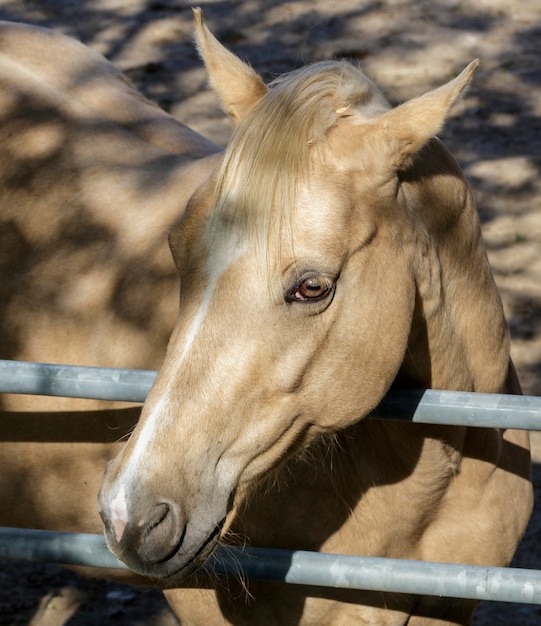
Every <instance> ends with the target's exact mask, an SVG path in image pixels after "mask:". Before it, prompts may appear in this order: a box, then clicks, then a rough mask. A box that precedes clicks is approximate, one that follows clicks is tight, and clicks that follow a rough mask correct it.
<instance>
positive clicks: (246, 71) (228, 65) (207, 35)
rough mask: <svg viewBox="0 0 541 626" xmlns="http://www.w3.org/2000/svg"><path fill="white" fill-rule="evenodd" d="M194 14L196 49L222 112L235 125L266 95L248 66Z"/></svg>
mask: <svg viewBox="0 0 541 626" xmlns="http://www.w3.org/2000/svg"><path fill="white" fill-rule="evenodd" d="M193 14H194V21H195V36H196V42H197V47H198V48H199V52H200V54H201V57H202V58H203V61H204V63H205V67H206V68H207V72H208V75H209V80H210V84H211V85H212V87H213V88H214V90H215V91H216V93H217V94H218V96H219V97H220V99H221V101H222V105H223V109H224V111H225V112H226V113H227V114H228V115H229V116H230V117H231V119H232V120H233V124H235V125H236V124H238V122H239V121H240V120H241V119H242V118H243V117H244V116H245V115H246V113H248V111H249V110H250V109H251V108H252V107H253V106H254V105H255V104H256V103H257V102H258V101H259V100H260V99H261V98H262V97H263V96H264V95H265V94H266V93H267V87H266V86H265V84H264V82H263V81H262V80H261V78H260V76H259V75H258V74H257V73H256V72H255V71H254V70H253V69H252V68H251V67H250V66H249V65H247V64H246V63H243V62H242V61H241V60H240V59H239V58H238V57H236V56H235V55H234V54H232V53H231V52H229V50H227V49H226V48H224V46H222V44H221V43H220V42H219V41H218V40H217V39H216V37H214V35H213V34H212V33H211V32H210V30H209V29H208V28H207V27H206V25H205V22H204V21H203V12H202V11H201V9H200V8H196V9H193Z"/></svg>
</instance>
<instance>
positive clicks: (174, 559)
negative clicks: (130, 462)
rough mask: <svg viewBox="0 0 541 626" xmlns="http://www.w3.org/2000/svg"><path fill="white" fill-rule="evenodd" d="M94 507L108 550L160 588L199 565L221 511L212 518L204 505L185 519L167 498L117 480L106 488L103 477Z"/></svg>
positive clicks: (176, 581)
mask: <svg viewBox="0 0 541 626" xmlns="http://www.w3.org/2000/svg"><path fill="white" fill-rule="evenodd" d="M98 506H99V513H100V516H101V518H102V521H103V525H104V533H105V538H106V540H107V545H108V547H109V549H110V550H111V552H112V553H113V554H114V555H115V556H116V557H117V558H119V559H120V560H122V561H123V562H124V563H126V565H127V566H128V567H129V568H130V569H132V570H133V571H135V572H137V573H138V574H142V575H144V576H149V577H151V578H154V579H159V583H160V585H162V586H164V587H174V586H178V585H179V584H181V583H182V582H183V581H184V580H185V579H186V578H187V577H188V576H189V575H190V574H192V573H193V572H194V571H196V570H197V569H199V568H200V567H201V566H202V565H203V564H204V563H205V561H206V560H207V559H208V558H209V556H210V555H211V554H212V551H213V550H214V548H215V547H216V545H217V543H218V540H219V537H220V532H221V529H222V526H223V523H224V519H225V511H224V512H223V513H220V514H219V515H218V516H217V517H215V516H213V515H212V514H211V513H210V512H209V511H208V509H206V511H205V514H197V512H196V514H195V515H192V516H191V517H188V516H187V515H186V514H185V513H184V511H183V510H182V507H181V505H179V504H178V503H177V502H175V501H173V500H172V499H170V498H165V497H159V496H157V495H155V494H153V495H152V496H150V497H149V496H148V495H147V496H146V497H145V492H144V489H142V490H138V491H137V492H128V491H127V490H126V489H125V487H124V485H122V484H121V485H120V487H118V486H117V485H115V484H113V485H112V486H111V487H110V486H109V484H108V481H107V480H105V481H104V483H103V485H102V488H101V490H100V494H99V497H98ZM209 518H210V521H209ZM216 519H218V520H219V521H215V520H216Z"/></svg>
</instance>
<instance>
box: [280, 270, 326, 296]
mask: <svg viewBox="0 0 541 626" xmlns="http://www.w3.org/2000/svg"><path fill="white" fill-rule="evenodd" d="M333 287H334V284H333V281H332V280H331V279H330V278H329V277H328V276H322V275H321V274H310V275H305V276H303V277H302V278H301V279H300V280H299V282H298V283H297V284H296V285H295V287H294V288H293V289H291V290H290V291H289V292H288V294H287V296H286V300H287V302H317V301H318V300H322V299H323V298H325V296H327V295H328V294H329V293H331V291H332V290H333Z"/></svg>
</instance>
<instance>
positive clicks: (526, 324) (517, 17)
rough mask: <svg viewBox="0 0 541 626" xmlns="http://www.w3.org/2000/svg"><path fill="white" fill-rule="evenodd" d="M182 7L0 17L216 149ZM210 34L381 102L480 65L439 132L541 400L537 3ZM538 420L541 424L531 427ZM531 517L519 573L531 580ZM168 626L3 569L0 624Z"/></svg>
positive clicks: (70, 9)
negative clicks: (64, 39)
mask: <svg viewBox="0 0 541 626" xmlns="http://www.w3.org/2000/svg"><path fill="white" fill-rule="evenodd" d="M190 4H191V3H188V2H184V1H182V0H0V18H2V19H7V20H14V21H24V22H30V23H34V24H39V25H43V26H48V27H51V28H53V29H55V30H58V31H61V32H63V33H66V34H70V35H72V36H74V37H76V38H78V39H80V40H82V41H83V42H85V43H86V44H88V45H89V46H91V47H93V48H95V49H97V50H98V51H100V52H101V53H103V54H104V55H105V56H106V57H107V58H109V59H110V60H111V61H112V62H113V63H114V64H115V65H117V66H118V67H120V68H121V69H122V70H124V71H125V72H126V74H127V75H128V76H129V77H130V78H131V79H132V81H133V82H134V83H135V84H136V85H137V86H138V87H139V88H140V89H141V91H142V92H143V93H144V94H145V95H147V96H148V97H150V98H151V99H153V100H155V101H157V102H158V103H159V104H160V105H161V106H162V107H163V108H165V109H166V110H168V111H169V112H171V113H172V114H173V115H174V116H176V117H177V118H178V119H179V120H181V121H182V122H184V123H185V124H187V125H188V126H190V127H191V128H193V129H194V130H197V131H199V132H201V133H202V134H204V135H206V136H207V137H209V138H210V139H212V140H214V141H216V142H219V143H225V142H226V141H227V138H228V135H229V126H228V123H227V121H226V120H225V118H224V116H223V114H222V113H221V111H220V109H219V106H218V102H217V99H216V98H215V97H214V95H213V94H212V93H211V92H209V90H208V89H207V87H206V80H205V74H204V71H203V68H202V64H201V62H200V61H199V59H198V56H197V54H196V52H195V51H194V48H193V45H192V25H191V11H190ZM200 5H201V6H202V7H203V8H204V10H205V14H206V17H207V21H208V22H209V24H210V26H211V27H212V28H213V30H214V32H215V33H216V34H217V35H218V37H219V38H220V39H221V40H222V41H223V42H224V43H225V44H227V45H228V47H230V48H231V49H232V50H233V51H234V52H236V53H237V54H239V55H241V56H242V57H243V58H245V59H247V60H249V61H250V62H251V63H252V65H253V66H254V67H255V69H256V70H257V71H259V72H260V73H261V74H262V75H263V76H264V78H265V79H267V80H268V79H271V78H272V77H274V76H275V75H277V74H280V73H282V72H284V71H287V70H290V69H293V68H295V67H298V66H300V65H303V64H305V63H307V62H311V61H317V60H321V59H329V58H335V57H346V58H350V59H352V60H353V61H354V62H360V63H361V65H362V67H363V68H364V69H365V71H367V73H368V74H369V75H371V76H372V77H373V79H374V80H375V81H376V82H377V83H378V84H379V85H380V86H381V87H382V88H383V90H384V92H385V93H386V94H387V96H388V98H389V99H390V100H391V102H393V103H398V102H400V101H402V100H404V99H407V98H410V97H412V96H415V95H419V94H421V93H423V92H424V91H426V90H428V89H430V88H433V87H435V86H437V85H439V84H441V83H442V82H445V81H446V80H448V79H449V78H450V77H451V76H453V75H455V74H456V73H457V72H458V71H459V70H460V69H462V68H463V67H464V66H465V65H466V64H467V63H468V61H470V60H471V59H473V58H474V57H479V58H480V59H481V61H482V68H481V70H480V72H479V73H478V76H477V78H476V80H475V84H474V86H473V88H472V89H471V90H470V92H469V93H468V95H467V97H466V98H465V100H464V101H463V103H461V105H460V106H459V107H457V109H456V111H455V115H454V117H453V118H452V119H451V120H450V122H449V124H448V126H447V129H446V131H445V133H444V135H443V138H444V140H445V141H446V143H447V145H448V146H449V147H450V148H451V150H452V152H453V153H454V154H455V156H456V157H457V158H458V160H459V161H460V163H461V164H462V166H463V168H464V170H465V172H466V174H467V176H468V178H469V180H470V181H471V183H472V186H473V188H474V192H475V195H476V197H477V201H478V205H479V211H480V214H481V217H482V221H483V230H484V236H485V240H486V244H487V248H488V254H489V257H490V261H491V263H492V267H493V270H494V274H495V277H496V281H497V283H498V286H499V288H500V290H501V293H502V297H503V300H504V304H505V308H506V312H507V316H508V320H509V324H510V328H511V333H512V337H513V348H512V350H513V357H514V359H515V363H516V365H517V369H518V372H519V376H520V378H521V381H522V384H523V387H524V392H525V393H527V394H530V395H541V321H540V320H541V189H540V188H541V176H540V174H541V172H540V168H541V3H540V2H539V0H521V1H520V2H509V1H505V0H462V1H459V0H456V1H455V0H421V1H413V0H388V1H373V2H371V1H368V0H366V1H362V0H334V1H333V2H328V1H327V0H315V1H309V0H298V1H294V2H280V1H277V0H233V1H228V2H220V1H210V0H209V1H205V0H201V2H200ZM540 419H541V416H540ZM533 441H534V461H535V463H534V480H535V483H536V511H535V514H534V517H533V519H532V522H531V524H530V527H529V529H528V531H527V533H526V536H525V538H524V541H523V543H522V545H521V548H520V550H519V552H518V554H517V556H516V559H515V562H514V563H513V564H514V565H516V566H521V567H530V568H541V501H540V498H541V466H540V465H539V463H541V437H540V436H539V435H537V434H535V435H534V436H533ZM97 623H100V624H116V625H119V626H127V625H128V624H129V625H131V626H133V625H138V626H172V625H173V624H177V623H178V622H177V621H176V620H175V618H174V617H173V616H172V615H171V613H170V612H169V611H168V609H167V608H166V605H165V603H164V601H163V599H162V597H161V595H160V593H159V592H158V591H155V590H147V589H139V588H135V587H128V586H121V585H116V584H113V583H110V582H104V581H89V580H86V579H83V578H79V577H77V576H76V575H75V574H73V573H71V572H65V571H64V570H61V569H60V568H57V567H56V566H53V565H50V564H48V565H33V564H23V563H18V562H4V563H2V565H1V566H0V626H8V625H9V626H15V625H17V626H20V625H21V626H22V625H23V624H25V625H31V626H61V625H63V624H66V625H69V626H86V625H95V624H97ZM475 624H476V626H488V625H491V626H500V625H501V626H503V625H505V626H513V625H521V626H533V625H534V624H541V607H539V608H538V607H535V606H527V605H511V604H496V603H491V604H485V605H483V607H482V608H481V609H480V611H479V612H478V616H477V618H476V622H475Z"/></svg>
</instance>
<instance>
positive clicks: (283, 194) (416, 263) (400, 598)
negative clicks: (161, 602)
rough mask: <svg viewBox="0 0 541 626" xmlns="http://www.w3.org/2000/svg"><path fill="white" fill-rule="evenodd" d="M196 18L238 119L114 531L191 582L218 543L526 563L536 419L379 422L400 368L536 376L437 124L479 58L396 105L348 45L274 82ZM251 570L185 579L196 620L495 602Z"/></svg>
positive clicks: (184, 241)
mask: <svg viewBox="0 0 541 626" xmlns="http://www.w3.org/2000/svg"><path fill="white" fill-rule="evenodd" d="M195 16H196V31H197V37H198V43H199V48H200V51H201V54H202V56H203V59H204V61H205V64H206V66H207V69H208V71H209V75H210V80H211V84H212V85H213V86H214V88H215V89H216V91H217V92H218V94H219V96H220V98H221V100H222V102H223V104H224V108H225V110H226V111H227V112H228V113H229V115H230V116H231V118H232V120H233V122H234V124H235V131H234V134H233V136H232V139H231V141H230V142H229V145H228V147H227V149H226V150H225V152H224V154H223V158H222V159H221V161H220V163H219V164H217V167H216V169H215V170H214V171H213V172H212V174H211V175H210V176H209V177H208V178H207V179H206V180H205V181H204V182H203V183H202V184H201V185H200V186H199V188H198V189H197V190H196V191H195V193H194V194H193V195H192V197H191V198H190V200H189V202H188V205H187V208H186V212H185V213H184V215H183V217H182V219H181V220H180V221H179V223H178V224H177V225H176V226H175V227H174V228H173V229H172V231H171V234H170V245H171V250H172V253H173V257H174V260H175V264H176V266H177V270H178V272H179V275H180V284H181V290H180V311H179V317H178V320H177V323H176V325H175V328H174V330H173V333H172V336H171V339H170V341H169V346H168V349H167V355H166V358H165V361H164V364H163V366H162V368H161V370H160V373H159V375H158V378H157V380H156V382H155V384H154V386H153V388H152V390H151V392H150V394H149V396H148V398H147V401H146V403H145V405H144V408H143V411H142V415H141V419H140V421H139V423H138V425H137V427H136V429H135V430H134V432H133V434H132V435H131V437H130V439H129V441H128V443H127V444H126V446H125V447H124V448H123V450H122V451H121V452H120V454H119V455H118V456H117V457H116V458H115V459H114V460H113V461H112V462H111V463H110V464H109V465H108V467H107V471H106V474H105V477H104V481H103V484H102V487H101V492H100V497H99V505H100V513H101V516H102V519H103V522H104V526H105V533H106V537H107V541H108V544H109V546H110V548H111V550H112V551H113V552H114V553H115V554H117V555H118V556H119V558H121V559H123V560H124V561H125V562H126V563H127V564H128V565H129V566H130V567H131V568H133V569H134V570H135V571H137V572H139V573H141V574H143V575H147V576H151V577H153V578H155V579H156V580H158V581H160V583H161V584H163V585H164V586H166V587H171V588H174V587H178V586H182V585H188V586H190V585H194V584H197V583H194V582H193V581H194V579H193V577H192V578H189V576H190V574H192V573H193V572H194V571H195V570H197V569H198V568H199V567H200V566H201V565H202V564H203V563H205V561H206V560H207V558H208V557H209V555H210V554H211V553H212V551H213V549H214V547H215V546H216V545H217V544H218V543H220V542H222V543H226V544H227V543H240V544H244V543H251V544H253V545H262V546H266V547H281V548H300V549H306V550H321V551H325V552H336V553H345V554H359V555H377V556H390V557H399V558H413V559H425V560H431V561H443V562H460V563H471V564H483V565H504V564H507V563H509V561H510V559H511V557H512V555H513V553H514V551H515V548H516V546H517V543H518V541H519V540H520V537H521V536H522V533H523V531H524V528H525V526H526V523H527V520H528V518H529V515H530V512H531V506H532V494H531V484H530V480H529V453H528V436H527V434H526V433H524V432H518V431H512V430H506V431H501V430H498V429H486V428H482V429H481V428H466V427H436V426H421V425H406V424H399V423H394V422H376V421H372V420H363V419H362V418H363V417H365V416H366V415H367V414H368V413H369V412H370V411H371V410H372V409H373V408H374V407H375V406H376V405H377V404H378V403H379V401H380V400H381V399H382V397H383V396H384V394H385V393H386V392H387V391H388V390H389V389H390V388H391V387H392V386H409V387H412V386H413V387H417V388H425V387H432V388H439V389H449V390H466V391H476V392H495V393H503V392H511V393H519V392H520V388H519V386H518V382H517V380H516V376H515V373H514V369H513V365H512V363H511V361H510V357H509V337H508V331H507V326H506V323H505V320H504V316H503V311H502V305H501V301H500V298H499V295H498V293H497V290H496V287H495V284H494V281H493V278H492V276H491V272H490V269H489V265H488V262H487V258H486V254H485V250H484V248H483V244H482V240H481V233H480V227H479V220H478V216H477V214H476V211H475V208H474V204H473V200H472V197H471V193H470V190H469V188H468V185H467V183H466V182H465V180H464V177H463V175H462V173H461V171H460V169H459V167H458V166H457V164H456V163H455V161H454V160H453V159H452V157H451V156H450V155H449V153H448V152H447V150H446V149H445V148H444V146H443V145H442V144H441V142H440V141H439V140H438V139H436V135H437V134H438V133H439V132H440V130H441V129H442V127H443V125H444V122H445V119H446V117H447V116H448V114H449V111H450V109H451V107H452V105H453V104H454V102H455V101H456V100H457V99H458V98H459V97H460V95H461V94H462V93H463V91H464V89H465V88H466V87H467V85H468V84H469V82H470V80H471V77H472V75H473V73H474V71H475V69H476V67H477V63H476V62H473V63H472V64H470V65H469V66H468V67H467V68H466V69H465V70H464V71H463V72H462V73H461V74H460V75H459V76H457V78H455V79H454V80H452V81H451V82H449V83H448V84H446V85H444V86H443V87H440V88H439V89H436V90H435V91H432V92H429V93H427V94H425V95H423V96H421V97H419V98H416V99H414V100H411V101H409V102H406V103H405V104H403V105H401V106H398V107H396V108H394V109H391V108H390V106H389V105H388V103H387V102H386V100H385V99H384V98H383V96H382V95H381V93H380V92H379V91H378V89H377V88H376V87H375V86H374V85H373V84H372V82H370V81H369V80H368V79H367V78H366V77H365V76H364V75H363V74H362V73H361V72H360V71H359V70H358V69H356V68H354V67H353V66H351V65H350V64H348V63H344V62H326V63H318V64H315V65H313V66H310V67H307V68H303V69H300V70H297V71H295V72H292V73H291V74H288V75H286V76H283V77H281V78H279V79H277V80H276V81H274V82H273V84H271V86H270V88H267V87H266V86H265V85H264V84H263V82H262V81H261V79H260V78H259V76H258V75H257V74H256V73H255V72H254V71H253V70H252V69H251V68H249V67H248V66H246V65H245V64H244V63H242V62H241V61H240V60H239V59H238V58H236V57H235V56H233V55H232V54H231V53H230V52H228V51H226V50H225V49H224V48H223V47H222V46H221V45H220V44H219V43H218V42H217V41H216V39H215V38H214V37H213V36H212V35H211V33H210V32H209V31H208V29H207V28H206V27H205V26H204V24H203V21H202V17H201V13H200V12H199V11H196V13H195ZM187 581H188V582H187ZM190 581H191V582H190ZM239 585H241V583H240V582H239ZM247 586H248V596H247V597H246V596H245V595H244V594H243V593H242V592H241V590H240V587H239V589H237V588H236V587H237V585H236V584H235V583H234V582H230V583H228V585H227V586H219V585H218V586H216V588H215V589H208V590H198V591H194V590H191V589H174V590H172V591H168V592H167V597H168V599H169V601H170V603H171V605H172V606H173V607H174V609H175V611H176V612H177V614H178V615H179V616H180V617H181V619H182V622H183V624H184V623H187V624H192V623H193V624H202V623H229V624H235V625H238V624H256V623H257V624H274V623H275V624H349V623H353V622H359V623H368V624H386V625H398V624H408V625H410V626H412V625H416V626H418V625H421V624H434V625H435V624H439V625H442V624H467V623H469V622H470V620H471V617H472V613H473V611H474V608H475V602H472V601H466V600H452V599H440V598H424V597H414V596H407V595H396V594H383V593H372V592H352V591H343V590H326V591H321V590H314V589H310V588H301V589H299V588H296V589H292V588H285V587H283V586H281V585H272V584H268V583H267V584H265V583H259V582H255V581H250V582H248V583H247Z"/></svg>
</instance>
